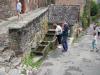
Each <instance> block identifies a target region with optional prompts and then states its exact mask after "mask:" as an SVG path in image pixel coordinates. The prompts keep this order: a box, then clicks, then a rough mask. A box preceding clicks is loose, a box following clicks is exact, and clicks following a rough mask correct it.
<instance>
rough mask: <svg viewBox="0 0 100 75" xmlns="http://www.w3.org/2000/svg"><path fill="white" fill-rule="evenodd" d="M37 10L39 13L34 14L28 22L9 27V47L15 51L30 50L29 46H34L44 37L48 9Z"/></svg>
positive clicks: (46, 27)
mask: <svg viewBox="0 0 100 75" xmlns="http://www.w3.org/2000/svg"><path fill="white" fill-rule="evenodd" d="M39 12H41V13H40V14H38V15H37V16H36V15H35V17H34V18H33V19H30V20H29V21H28V23H23V26H21V27H17V26H16V27H11V28H10V29H9V38H10V48H11V49H12V50H14V51H15V52H16V53H17V52H18V53H19V52H24V51H27V50H30V49H31V47H36V45H37V44H38V42H40V41H42V39H43V38H44V35H45V33H46V32H47V30H48V25H47V24H48V21H47V17H48V11H47V9H45V11H39ZM37 13H38V12H37ZM33 14H34V13H33ZM35 14H36V13H35Z"/></svg>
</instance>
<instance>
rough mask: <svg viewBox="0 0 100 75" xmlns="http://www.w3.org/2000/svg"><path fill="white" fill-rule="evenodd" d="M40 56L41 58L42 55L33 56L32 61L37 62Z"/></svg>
mask: <svg viewBox="0 0 100 75" xmlns="http://www.w3.org/2000/svg"><path fill="white" fill-rule="evenodd" d="M42 58H43V56H35V57H34V58H33V63H36V62H38V61H39V60H41V59H42Z"/></svg>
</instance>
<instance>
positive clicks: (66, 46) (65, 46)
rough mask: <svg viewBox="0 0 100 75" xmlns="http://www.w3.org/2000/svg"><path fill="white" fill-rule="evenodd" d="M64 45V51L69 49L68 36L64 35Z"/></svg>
mask: <svg viewBox="0 0 100 75" xmlns="http://www.w3.org/2000/svg"><path fill="white" fill-rule="evenodd" d="M62 45H63V48H64V51H67V50H68V43H67V37H62Z"/></svg>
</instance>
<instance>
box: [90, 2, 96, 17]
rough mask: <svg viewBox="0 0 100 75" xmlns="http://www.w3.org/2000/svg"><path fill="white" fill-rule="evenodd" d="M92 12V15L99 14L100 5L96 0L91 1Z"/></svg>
mask: <svg viewBox="0 0 100 75" xmlns="http://www.w3.org/2000/svg"><path fill="white" fill-rule="evenodd" d="M90 14H91V16H96V15H97V14H98V5H97V4H96V3H95V2H94V1H91V11H90Z"/></svg>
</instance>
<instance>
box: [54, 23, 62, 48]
mask: <svg viewBox="0 0 100 75" xmlns="http://www.w3.org/2000/svg"><path fill="white" fill-rule="evenodd" d="M54 26H56V29H55V32H56V36H57V40H58V43H59V45H58V48H61V47H62V45H61V39H62V27H61V26H60V25H57V24H54Z"/></svg>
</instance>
